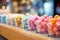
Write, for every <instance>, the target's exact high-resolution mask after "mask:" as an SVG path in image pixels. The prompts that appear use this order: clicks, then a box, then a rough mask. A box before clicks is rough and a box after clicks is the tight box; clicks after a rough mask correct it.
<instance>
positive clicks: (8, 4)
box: [0, 0, 60, 16]
mask: <svg viewBox="0 0 60 40" xmlns="http://www.w3.org/2000/svg"><path fill="white" fill-rule="evenodd" d="M2 12H3V13H13V14H15V13H17V14H26V13H31V14H38V15H39V16H42V15H44V14H45V15H48V16H54V15H56V14H58V15H60V0H0V13H2Z"/></svg>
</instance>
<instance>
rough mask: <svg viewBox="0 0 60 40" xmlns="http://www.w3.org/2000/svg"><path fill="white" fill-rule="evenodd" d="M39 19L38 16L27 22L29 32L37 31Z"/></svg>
mask: <svg viewBox="0 0 60 40" xmlns="http://www.w3.org/2000/svg"><path fill="white" fill-rule="evenodd" d="M38 19H39V16H37V15H35V16H30V18H29V19H28V21H27V23H28V29H29V30H36V25H35V21H36V20H38Z"/></svg>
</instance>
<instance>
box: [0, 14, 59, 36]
mask: <svg viewBox="0 0 60 40" xmlns="http://www.w3.org/2000/svg"><path fill="white" fill-rule="evenodd" d="M0 23H3V24H7V25H10V26H14V27H20V28H23V29H27V30H30V31H37V32H38V33H43V34H48V35H50V36H59V37H60V16H59V15H55V16H54V18H53V17H52V16H49V17H48V16H46V15H44V16H41V17H40V16H38V15H30V14H26V15H12V14H9V15H0Z"/></svg>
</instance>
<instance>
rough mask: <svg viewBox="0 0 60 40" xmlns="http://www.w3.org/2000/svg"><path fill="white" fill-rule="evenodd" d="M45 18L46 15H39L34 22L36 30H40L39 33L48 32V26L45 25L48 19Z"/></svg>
mask: <svg viewBox="0 0 60 40" xmlns="http://www.w3.org/2000/svg"><path fill="white" fill-rule="evenodd" d="M47 18H48V16H46V15H44V16H42V17H40V19H39V20H37V21H36V22H35V23H36V26H37V30H38V32H41V33H47V32H48V26H47V23H48V19H47Z"/></svg>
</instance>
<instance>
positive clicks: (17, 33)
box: [0, 24, 60, 40]
mask: <svg viewBox="0 0 60 40" xmlns="http://www.w3.org/2000/svg"><path fill="white" fill-rule="evenodd" d="M0 34H1V35H3V36H4V37H6V38H7V39H8V40H60V38H52V37H48V36H47V34H36V33H35V32H34V31H33V32H31V31H26V30H24V29H20V28H17V27H13V26H8V25H4V24H0Z"/></svg>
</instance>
